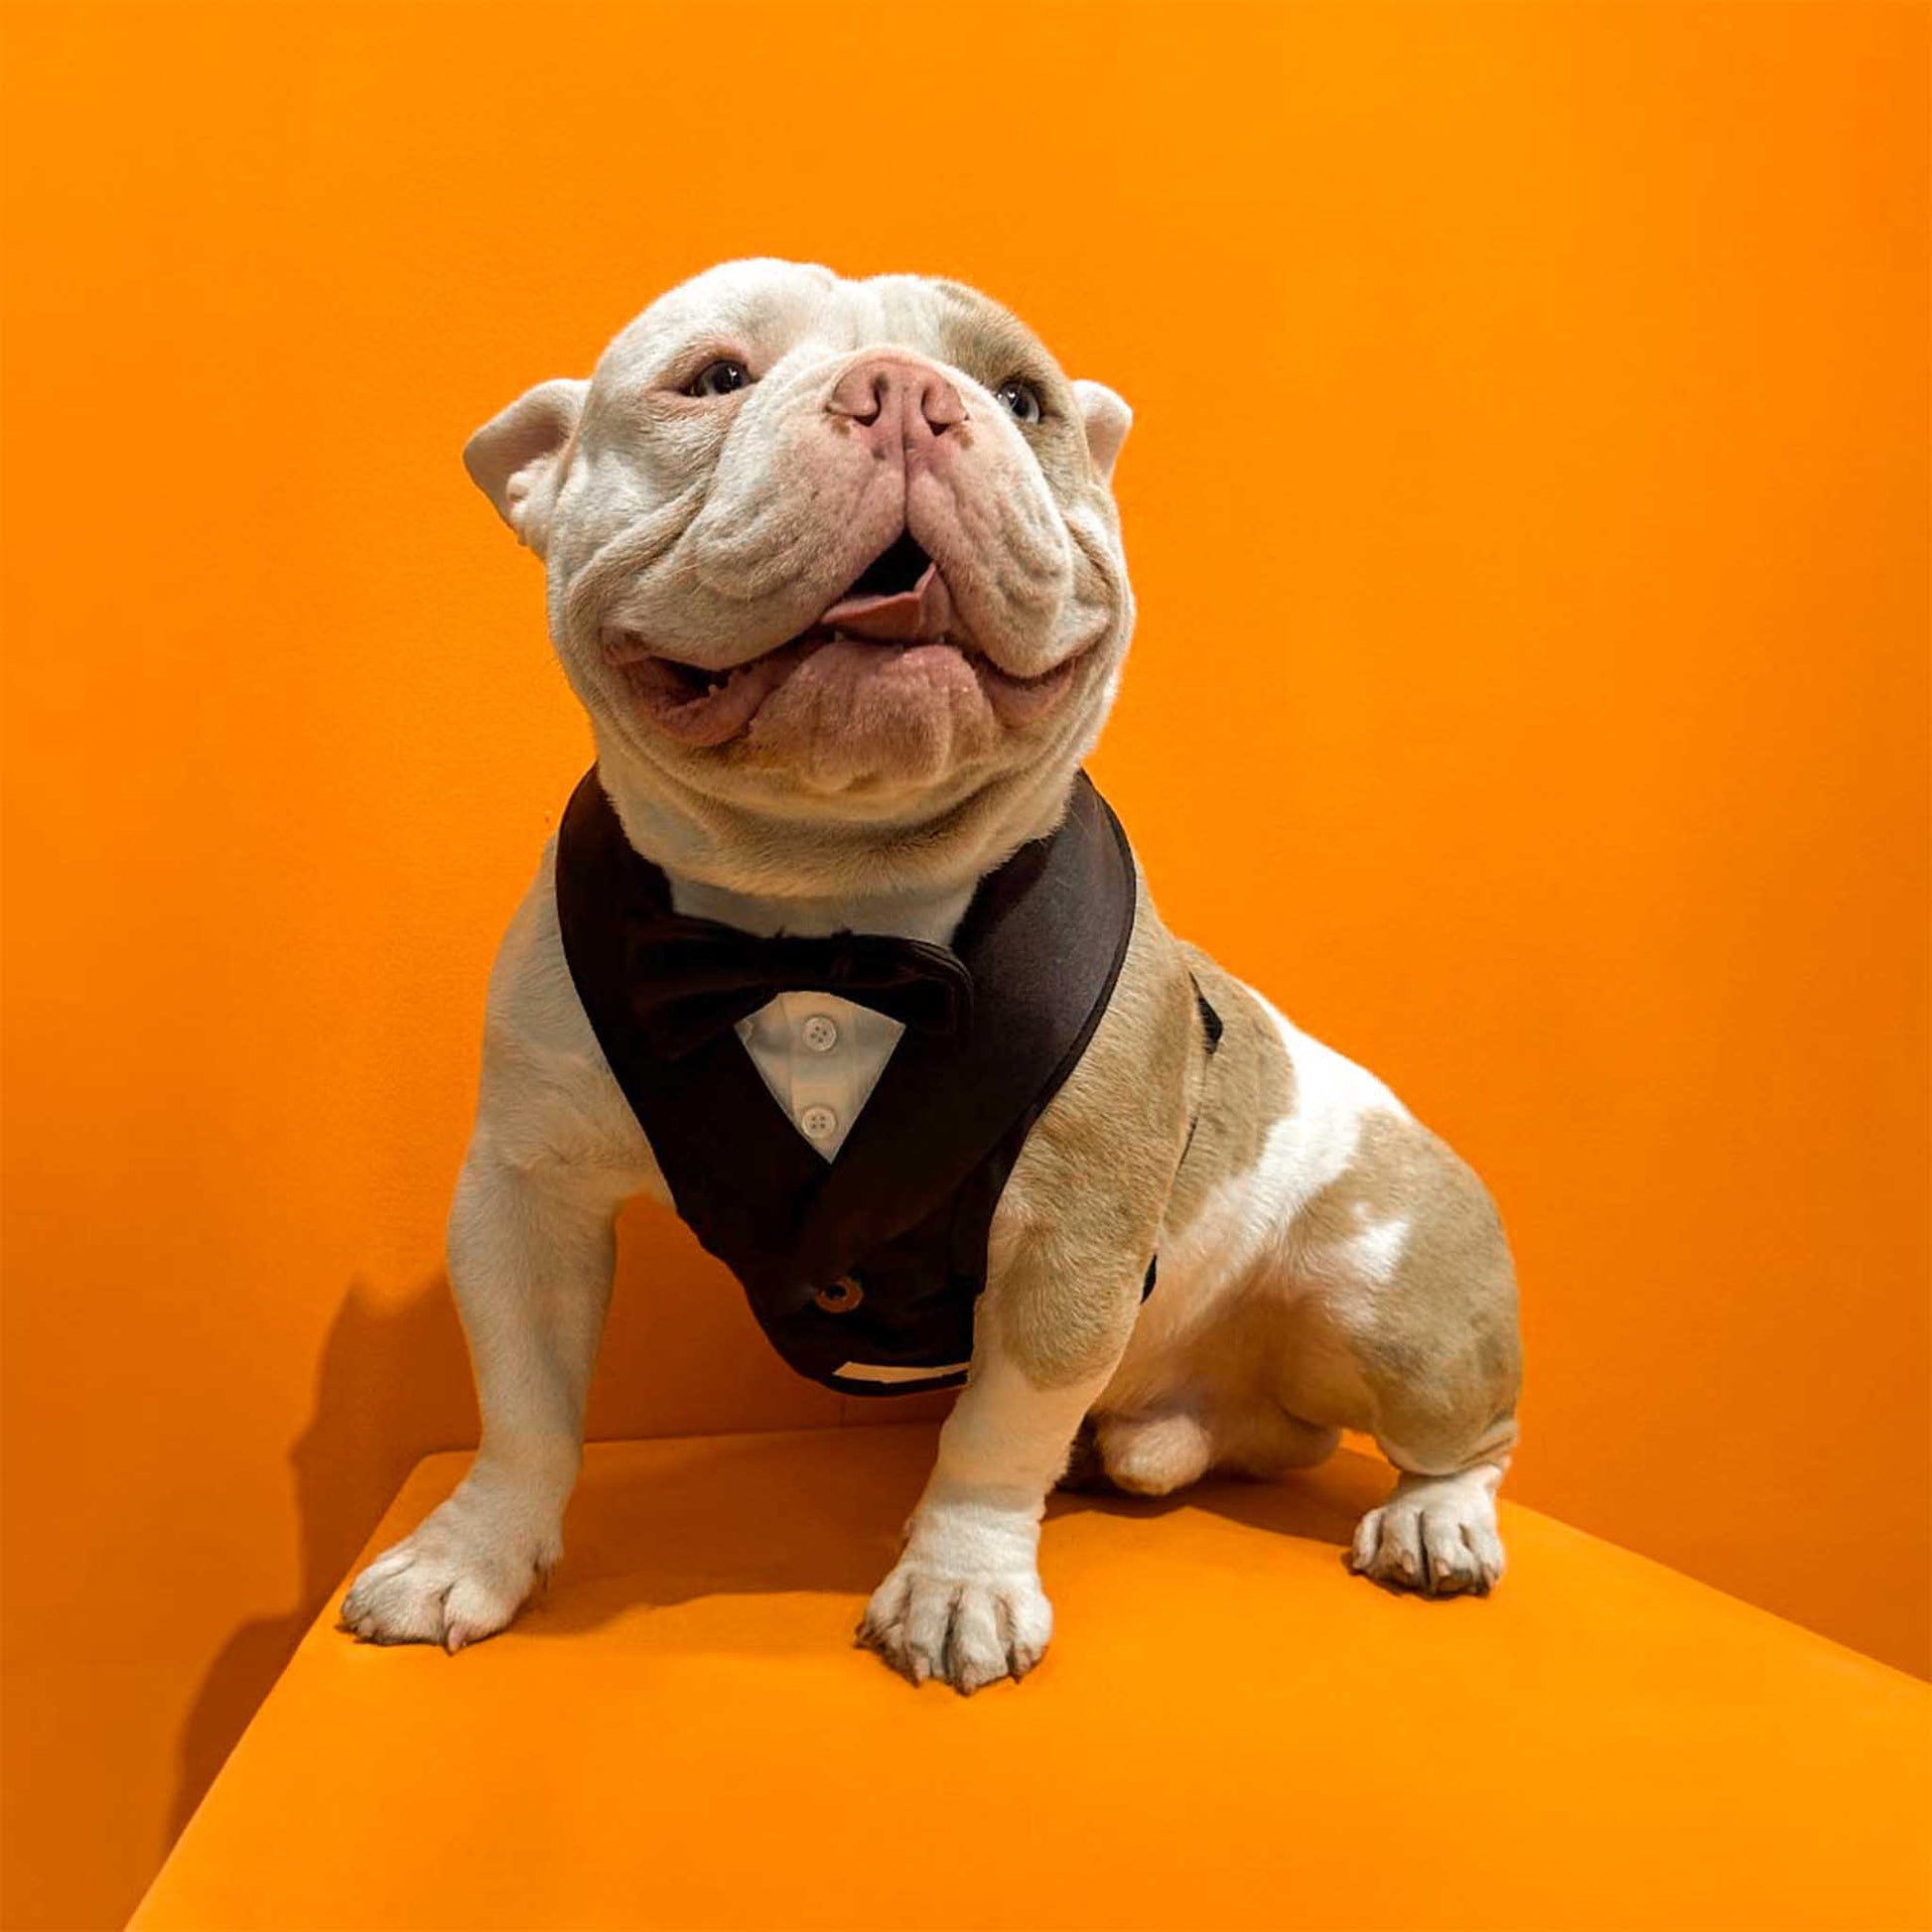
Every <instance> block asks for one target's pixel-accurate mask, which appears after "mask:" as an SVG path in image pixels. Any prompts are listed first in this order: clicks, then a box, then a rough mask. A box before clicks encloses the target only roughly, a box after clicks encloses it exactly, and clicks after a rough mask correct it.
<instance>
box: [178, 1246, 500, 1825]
mask: <svg viewBox="0 0 1932 1932" xmlns="http://www.w3.org/2000/svg"><path fill="white" fill-rule="evenodd" d="M476 1440H477V1405H476V1397H475V1395H474V1393H473V1391H472V1387H471V1380H470V1360H469V1356H468V1353H467V1352H466V1350H465V1348H464V1343H463V1330H462V1328H461V1326H460V1325H459V1323H458V1321H457V1312H456V1304H455V1302H454V1300H453V1299H452V1297H451V1294H450V1285H449V1281H448V1279H447V1278H446V1277H445V1276H443V1275H441V1274H438V1275H437V1276H435V1277H434V1278H433V1279H432V1280H431V1281H430V1282H429V1283H427V1284H426V1285H425V1286H424V1288H423V1289H422V1290H421V1291H420V1292H419V1293H418V1294H417V1295H415V1296H414V1297H413V1298H412V1299H411V1300H409V1301H408V1302H406V1303H403V1304H400V1305H398V1304H391V1303H386V1302H384V1301H381V1300H379V1299H378V1298H377V1297H375V1296H373V1295H372V1294H371V1293H370V1292H369V1290H368V1289H367V1287H366V1286H365V1285H364V1284H362V1283H360V1282H351V1283H350V1284H349V1289H348V1293H347V1295H346V1296H345V1298H344V1301H343V1305H342V1307H341V1309H340V1310H339V1311H337V1314H336V1319H335V1321H334V1322H333V1323H332V1325H331V1327H330V1330H329V1336H328V1340H327V1341H326V1342H325V1343H324V1345H323V1351H322V1364H321V1368H320V1371H319V1372H318V1375H317V1378H316V1401H315V1409H314V1412H313V1413H312V1414H311V1416H310V1418H309V1422H308V1426H307V1427H306V1428H305V1429H304V1430H303V1431H302V1434H301V1435H300V1436H299V1437H297V1438H296V1441H295V1443H294V1445H293V1446H292V1447H291V1449H290V1450H289V1467H290V1469H291V1470H292V1471H293V1473H294V1478H295V1514H296V1521H297V1524H298V1534H299V1535H300V1537H301V1542H302V1585H301V1590H300V1592H299V1594H298V1596H297V1599H296V1601H295V1603H294V1604H293V1605H292V1606H291V1607H290V1609H289V1610H288V1611H287V1613H286V1614H285V1615H282V1616H272V1617H256V1618H254V1619H252V1620H251V1621H250V1622H247V1623H244V1624H243V1625H242V1626H241V1627H240V1629H238V1630H237V1631H236V1632H235V1633H234V1635H233V1636H231V1637H230V1638H229V1639H228V1641H227V1642H226V1643H225V1644H223V1645H222V1646H221V1651H220V1654H219V1655H218V1656H217V1657H216V1658H215V1659H214V1662H213V1663H212V1664H211V1665H210V1666H209V1667H208V1672H207V1676H206V1677H205V1678H204V1679H203V1680H202V1685H201V1689H200V1690H199V1691H198V1692H197V1693H196V1697H195V1703H194V1707H193V1709H192V1710H191V1711H190V1713H189V1716H188V1722H187V1724H186V1725H184V1726H183V1730H182V1739H181V1768H180V1774H179V1777H178V1779H177V1782H176V1786H175V1796H174V1802H173V1806H172V1808H171V1812H170V1816H169V1824H168V1831H169V1838H170V1841H171V1842H172V1841H173V1839H174V1838H175V1837H176V1836H177V1835H178V1834H179V1833H180V1831H181V1829H182V1827H183V1826H184V1825H186V1824H187V1822H188V1820H189V1818H190V1817H191V1816H192V1815H193V1813H194V1810H195V1807H196V1806H197V1805H198V1804H200V1803H201V1801H202V1796H203V1794H204V1793H205V1792H206V1791H207V1787H208V1785H209V1784H210V1783H211V1782H212V1781H213V1778H214V1774H215V1772H217V1771H218V1770H219V1769H220V1768H221V1765H222V1761H223V1760H224V1759H225V1758H226V1757H227V1755H228V1752H229V1751H230V1750H231V1749H233V1747H234V1744H235V1740H236V1739H237V1738H238V1737H239V1736H240V1735H241V1732H242V1730H243V1728H244V1726H245V1725H247V1723H248V1720H249V1719H250V1718H252V1717H253V1716H254V1714H255V1710H256V1707H257V1706H259V1705H260V1703H261V1701H262V1699H263V1698H264V1697H266V1696H267V1695H268V1691H269V1688H270V1686H271V1685H273V1684H274V1682H275V1680H276V1678H277V1677H278V1676H279V1675H280V1674H281V1671H282V1667H283V1666H284V1665H285V1664H286V1663H287V1662H288V1660H289V1658H290V1657H291V1656H292V1655H293V1654H294V1651H295V1646H296V1644H297V1642H298V1641H299V1640H300V1639H301V1637H302V1634H303V1632H304V1631H305V1630H307V1629H308V1627H309V1625H310V1624H311V1623H313V1622H314V1621H315V1618H316V1615H317V1612H318V1611H320V1610H321V1608H322V1606H323V1604H324V1603H325V1602H326V1601H327V1600H328V1598H329V1596H330V1594H331V1593H332V1592H333V1591H334V1589H335V1588H336V1586H337V1585H338V1584H339V1583H340V1582H341V1580H342V1576H343V1573H344V1571H345V1570H346V1569H347V1567H348V1563H349V1559H350V1558H352V1557H353V1556H354V1555H355V1553H356V1552H357V1551H358V1550H359V1549H360V1548H361V1546H362V1543H363V1540H364V1539H365V1538H366V1537H367V1535H368V1533H369V1529H370V1526H371V1525H372V1524H373V1523H374V1522H375V1521H376V1520H377V1519H378V1518H379V1517H380V1516H381V1514H382V1512H383V1510H384V1509H385V1508H386V1507H387V1505H388V1503H389V1501H390V1499H391V1497H393V1496H394V1495H395V1493H396V1489H397V1486H398V1485H399V1484H400V1483H401V1481H402V1479H403V1477H404V1476H405V1475H407V1474H408V1473H409V1471H410V1469H411V1468H413V1467H414V1466H415V1464H416V1463H417V1462H418V1461H419V1460H420V1459H421V1458H422V1457H423V1456H425V1455H428V1454H430V1453H431V1452H432V1451H433V1450H436V1449H457V1448H466V1447H472V1446H474V1445H475V1443H476Z"/></svg>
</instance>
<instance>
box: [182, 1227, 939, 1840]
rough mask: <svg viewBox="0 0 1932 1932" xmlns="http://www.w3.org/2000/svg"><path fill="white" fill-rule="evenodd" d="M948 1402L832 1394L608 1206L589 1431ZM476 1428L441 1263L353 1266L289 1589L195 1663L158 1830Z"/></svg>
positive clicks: (619, 1434) (302, 1439)
mask: <svg viewBox="0 0 1932 1932" xmlns="http://www.w3.org/2000/svg"><path fill="white" fill-rule="evenodd" d="M951 1400H952V1399H951V1397H950V1396H949V1395H938V1396H906V1397H901V1398H897V1399H896V1400H893V1401H890V1402H878V1401H868V1400H866V1399H864V1398H845V1397H841V1396H838V1395H835V1394H833V1393H832V1392H831V1391H830V1390H829V1389H824V1388H820V1387H819V1386H818V1385H817V1384H816V1383H812V1382H807V1381H805V1380H803V1379H802V1378H801V1377H799V1376H797V1375H795V1374H794V1373H793V1372H792V1371H791V1370H790V1369H789V1368H787V1367H786V1366H785V1365H784V1363H783V1362H782V1360H780V1358H779V1357H778V1355H777V1354H776V1352H775V1351H774V1350H773V1349H772V1348H771V1347H770V1346H769V1344H768V1343H766V1342H765V1341H764V1339H763V1337H762V1336H761V1335H760V1334H759V1328H758V1323H757V1322H756V1320H755V1319H754V1318H753V1316H752V1313H751V1310H750V1308H749V1307H748V1305H747V1303H746V1300H745V1296H744V1294H743V1292H742V1291H741V1290H740V1289H739V1287H738V1285H737V1283H736V1282H734V1281H733V1280H732V1279H731V1277H730V1276H729V1275H728V1274H727V1273H726V1272H725V1270H724V1269H723V1268H722V1267H721V1266H720V1265H719V1264H718V1263H717V1262H715V1261H713V1260H712V1258H711V1257H710V1256H709V1255H707V1254H705V1253H704V1251H703V1250H702V1249H701V1248H700V1247H699V1246H698V1244H697V1240H696V1238H695V1237H694V1236H693V1235H692V1234H691V1233H690V1231H689V1230H688V1229H687V1228H685V1227H684V1225H683V1224H682V1223H681V1222H680V1221H678V1220H677V1219H676V1218H675V1217H674V1216H672V1215H669V1214H666V1213H664V1212H662V1211H661V1210H660V1209H657V1208H655V1207H652V1206H651V1204H650V1203H649V1202H647V1201H639V1202H636V1203H634V1204H633V1206H632V1208H631V1209H629V1210H626V1212H625V1213H624V1214H623V1215H622V1216H621V1219H620V1221H619V1259H618V1270H617V1280H616V1283H615V1292H614V1294H613V1297H612V1306H611V1315H610V1320H609V1323H608V1325H607V1327H606V1329H605V1336H604V1347H603V1349H602V1351H601V1354H600V1365H599V1370H598V1374H597V1376H596V1378H595V1379H594V1381H593V1383H592V1386H591V1396H590V1405H589V1415H588V1418H587V1424H588V1428H587V1433H588V1434H589V1436H590V1437H591V1438H592V1439H593V1440H598V1439H608V1438H613V1437H615V1438H620V1439H622V1438H634V1437H638V1436H645V1435H650V1436H661V1435H689V1434H700V1435H709V1434H714V1433H718V1432H735V1431H741V1430H748V1429H805V1428H836V1427H838V1426H839V1425H841V1424H847V1423H850V1424H859V1425H864V1424H874V1423H886V1422H920V1421H928V1420H936V1419H937V1418H938V1417H940V1416H943V1415H944V1414H945V1412H946V1410H947V1409H948V1408H949V1407H950V1406H951ZM477 1436H478V1418H477V1404H476V1395H475V1392H474V1388H473V1385H472V1382H471V1376H470V1358H469V1354H468V1351H467V1350H466V1348H465V1346H464V1341H463V1329H462V1325H461V1323H460V1322H459V1320H458V1317H457V1311H456V1303H455V1299H454V1297H453V1296H452V1294H451V1291H450V1284H449V1278H448V1276H447V1275H445V1274H443V1273H441V1272H440V1271H439V1272H438V1273H437V1274H436V1275H435V1276H433V1277H432V1278H431V1279H430V1280H429V1281H428V1282H426V1283H425V1284H424V1286H423V1287H422V1289H421V1290H420V1291H419V1292H418V1293H417V1294H416V1295H415V1296H414V1297H412V1298H411V1299H410V1300H409V1301H407V1302H404V1303H396V1302H392V1301H390V1300H388V1299H386V1298H384V1297H381V1296H378V1295H376V1294H375V1293H373V1292H372V1291H371V1290H370V1289H369V1287H368V1286H367V1284H366V1283H364V1282H360V1281H356V1282H351V1283H350V1284H349V1288H348V1292H347V1294H346V1295H345V1298H344V1301H343V1305H342V1307H341V1309H340V1310H339V1311H337V1314H336V1318H335V1320H334V1322H333V1323H332V1324H331V1326H330V1329H329V1334H328V1338H327V1339H326V1341H325V1342H324V1344H323V1350H322V1361H321V1365H320V1367H319V1369H318V1371H317V1375H316V1396H315V1407H314V1410H313V1412H312V1413H311V1415H310V1417H309V1421H308V1424H307V1426H306V1427H305V1428H304V1429H303V1431H302V1433H301V1435H300V1436H299V1437H297V1439H296V1441H295V1443H294V1445H293V1447H292V1448H291V1449H290V1450H289V1467H290V1469H291V1470H292V1471H293V1473H294V1479H295V1497H294V1501H295V1516H296V1522H297V1535H298V1536H299V1538H300V1540H301V1555H302V1584H301V1588H300V1591H299V1593H298V1595H297V1598H296V1601H295V1602H294V1603H293V1604H292V1605H291V1606H290V1607H289V1609H288V1610H287V1612H286V1613H285V1614H283V1615H281V1616H272V1617H255V1618H252V1619H251V1620H250V1621H248V1622H246V1623H244V1624H243V1625H242V1626H241V1627H240V1628H239V1629H238V1630H236V1631H235V1632H234V1634H233V1635H232V1636H230V1637H229V1638H228V1640H227V1642H226V1643H224V1644H223V1645H222V1646H221V1650H220V1653H219V1654H218V1655H217V1656H216V1657H215V1659H214V1661H213V1663H212V1664H211V1665H210V1666H209V1668H208V1671H207V1676H206V1677H205V1678H204V1679H203V1681H202V1685H201V1688H200V1690H199V1691H198V1692H197V1693H196V1697H195V1703H194V1705H193V1707H192V1709H191V1711H190V1713H189V1717H188V1721H187V1724H186V1725H185V1726H184V1727H183V1731H182V1740H181V1764H180V1774H179V1777H178V1779H177V1782H176V1787H175V1795H174V1801H173V1805H172V1808H171V1811H170V1816H169V1838H168V1842H169V1843H170V1844H172V1843H173V1842H174V1839H175V1838H176V1837H177V1836H178V1835H179V1834H180V1831H181V1828H182V1827H183V1826H184V1825H186V1824H187V1822H188V1820H189V1818H190V1817H191V1816H192V1815H193V1813H194V1810H195V1807H196V1806H197V1805H198V1804H200V1803H201V1801H202V1797H203V1794H204V1793H205V1792H206V1791H207V1787H208V1785H209V1784H210V1783H211V1782H212V1781H213V1778H214V1774H215V1773H216V1772H217V1771H218V1770H220V1768H221V1765H222V1762H223V1760H225V1758H226V1757H227V1755H228V1752H229V1751H230V1750H232V1749H233V1748H234V1744H235V1741H236V1739H237V1738H239V1737H240V1735H241V1733H242V1730H243V1728H244V1727H245V1726H246V1725H247V1723H248V1721H249V1719H250V1718H252V1717H253V1716H254V1714H255V1711H256V1709H257V1707H258V1706H259V1705H260V1703H261V1701H262V1699H263V1698H265V1697H266V1696H267V1695H268V1692H269V1690H270V1689H271V1687H272V1686H273V1685H274V1682H275V1680H276V1678H277V1677H278V1676H280V1674H281V1672H282V1668H283V1666H284V1665H286V1664H287V1662H288V1660H289V1658H290V1657H291V1656H293V1655H294V1653H295V1646H296V1644H297V1643H298V1642H299V1641H300V1640H301V1638H302V1635H303V1633H304V1632H305V1631H306V1630H307V1629H308V1627H309V1625H310V1624H311V1623H313V1622H314V1621H315V1619H316V1616H317V1614H318V1613H319V1612H320V1610H321V1609H322V1607H323V1605H324V1604H325V1603H326V1602H327V1601H328V1600H329V1598H330V1596H331V1594H332V1593H333V1592H334V1591H335V1590H336V1588H337V1587H338V1586H339V1585H340V1584H341V1583H342V1582H343V1579H344V1576H345V1572H346V1571H347V1569H348V1566H349V1563H350V1560H351V1559H352V1558H353V1557H354V1556H355V1554H356V1553H357V1552H358V1551H359V1550H360V1549H361V1547H362V1545H363V1543H364V1542H365V1541H366V1540H367V1538H368V1535H369V1532H370V1531H371V1529H373V1527H374V1526H375V1524H376V1523H377V1521H378V1520H380V1518H381V1516H382V1513H383V1511H384V1510H385V1509H387V1507H388V1506H389V1504H390V1502H391V1501H392V1500H393V1499H394V1497H395V1494H396V1491H397V1490H398V1489H399V1488H400V1487H401V1485H402V1482H403V1478H404V1477H405V1476H407V1475H408V1473H409V1471H410V1470H411V1469H412V1468H414V1467H415V1465H416V1464H417V1462H419V1461H420V1460H421V1459H422V1458H423V1457H424V1456H425V1455H429V1454H432V1453H433V1452H434V1451H436V1450H438V1449H474V1448H475V1447H476V1443H477ZM895 1520H897V1519H895Z"/></svg>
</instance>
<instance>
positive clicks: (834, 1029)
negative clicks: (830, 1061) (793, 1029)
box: [798, 1013, 839, 1053]
mask: <svg viewBox="0 0 1932 1932" xmlns="http://www.w3.org/2000/svg"><path fill="white" fill-rule="evenodd" d="M798 1033H799V1036H800V1037H801V1038H802V1039H803V1040H804V1042H805V1044H806V1045H807V1046H809V1047H810V1048H811V1049H812V1051H813V1052H814V1053H829V1052H830V1051H831V1050H832V1048H833V1047H834V1046H836V1045H837V1044H838V1043H839V1023H838V1022H837V1021H836V1020H834V1019H833V1018H832V1017H831V1015H830V1014H825V1013H815V1014H813V1015H812V1016H811V1018H810V1019H809V1020H807V1021H806V1022H805V1024H804V1025H803V1026H802V1027H800V1028H799V1029H798Z"/></svg>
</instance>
